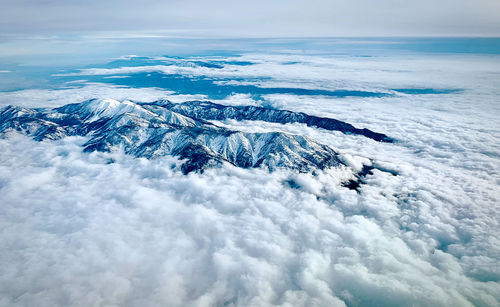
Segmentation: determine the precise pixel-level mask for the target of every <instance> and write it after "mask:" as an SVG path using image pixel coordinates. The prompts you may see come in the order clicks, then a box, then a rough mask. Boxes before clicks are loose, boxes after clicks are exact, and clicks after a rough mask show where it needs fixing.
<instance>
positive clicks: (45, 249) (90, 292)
mask: <svg viewBox="0 0 500 307" xmlns="http://www.w3.org/2000/svg"><path fill="white" fill-rule="evenodd" d="M81 143H82V140H81V139H77V138H68V139H65V140H62V141H59V142H56V143H48V142H41V143H37V142H34V141H31V140H28V139H27V138H25V137H19V136H11V137H10V138H8V139H2V140H0V148H1V150H2V153H3V154H2V156H1V157H0V174H1V176H0V178H2V181H1V183H0V202H1V203H2V211H1V215H0V225H1V229H3V231H2V235H1V236H0V243H1V245H2V246H3V247H4V248H3V250H2V252H1V253H0V262H1V263H3V265H2V266H1V267H0V285H1V286H0V289H1V290H0V302H1V303H2V305H13V306H16V305H19V306H25V305H53V306H67V305H73V306H89V305H121V306H137V305H148V306H164V305H169V306H211V305H223V304H226V303H227V304H229V305H231V304H235V305H239V306H249V305H250V306H266V305H284V306H285V305H288V306H312V305H317V306H337V305H338V306H342V305H344V304H349V305H366V304H385V305H387V304H389V305H414V304H419V305H450V304H453V305H457V306H471V305H472V304H476V305H491V306H493V305H495V304H497V303H498V301H499V299H500V286H499V284H498V283H496V282H494V281H490V282H488V280H496V281H498V277H499V276H498V275H499V272H498V271H495V267H496V263H497V262H496V261H497V260H498V259H497V258H496V257H498V252H495V249H496V248H497V247H498V246H497V247H495V246H494V242H498V241H496V240H497V239H498V238H497V237H496V236H497V232H494V231H492V230H493V229H492V228H491V227H492V226H494V223H493V222H494V218H495V217H494V216H491V213H490V214H487V213H488V212H487V211H488V210H492V211H493V208H490V209H487V208H478V207H477V206H473V205H469V206H466V207H462V208H456V207H454V205H456V204H455V203H454V201H455V200H454V199H451V198H449V197H448V199H446V197H447V196H446V195H443V194H441V193H439V192H437V191H435V190H433V191H429V190H424V189H415V188H416V187H412V186H411V185H410V184H411V180H410V179H409V178H411V177H408V176H405V175H404V172H403V176H400V177H393V176H391V175H388V174H386V173H381V172H376V173H375V175H374V176H373V177H371V178H370V180H369V181H370V184H369V185H368V186H366V188H364V190H363V193H362V194H360V195H358V194H356V193H355V192H353V191H350V190H348V189H345V188H340V187H339V185H338V177H339V176H338V174H335V173H324V174H319V175H318V176H316V177H315V176H312V175H307V174H302V175H299V174H295V175H294V174H291V173H286V172H277V173H273V174H272V175H269V174H267V173H265V172H264V171H262V170H240V169H235V168H223V169H217V170H211V171H208V172H206V173H205V174H203V175H200V174H191V175H189V176H184V175H182V174H180V173H179V172H174V171H172V170H171V163H173V162H172V160H171V159H163V160H155V161H148V160H144V159H133V158H131V157H127V156H124V155H122V154H119V153H115V154H102V153H93V154H84V153H82V152H81V147H80V146H79V144H81ZM19 152H23V153H24V154H23V156H22V157H20V156H19ZM111 159H113V160H114V161H115V162H114V163H112V164H109V162H110V160H111ZM427 172H428V171H423V172H421V173H417V176H419V177H424V178H427V179H435V180H442V178H441V179H440V178H435V177H432V174H428V173H427ZM429 175H431V176H430V177H429ZM290 178H292V179H294V180H295V181H296V182H297V183H298V185H300V186H301V188H300V189H292V188H288V187H286V186H285V185H284V184H283V181H284V180H286V179H290ZM434 183H436V181H434ZM395 193H398V194H399V195H395ZM462 193H463V192H462ZM465 193H466V191H465ZM463 196H466V194H463ZM459 201H460V200H459ZM464 205H465V204H464ZM483 210H486V211H483ZM492 219H493V220H492ZM492 223H493V224H492ZM471 239H472V240H471ZM444 244H449V245H448V250H453V251H454V254H460V255H461V257H456V256H454V255H453V254H451V253H446V252H444V251H443V250H441V249H440V248H443V247H444ZM488 244H493V246H488ZM470 268H472V271H471V270H470Z"/></svg>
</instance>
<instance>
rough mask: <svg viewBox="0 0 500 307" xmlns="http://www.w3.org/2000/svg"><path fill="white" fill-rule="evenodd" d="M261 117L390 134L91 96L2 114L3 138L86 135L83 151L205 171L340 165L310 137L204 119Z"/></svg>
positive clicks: (302, 117)
mask: <svg viewBox="0 0 500 307" xmlns="http://www.w3.org/2000/svg"><path fill="white" fill-rule="evenodd" d="M228 118H232V119H237V120H262V121H267V122H273V123H305V124H306V125H308V126H315V127H320V128H324V129H328V130H339V131H342V132H344V133H349V134H360V135H364V136H366V137H369V138H372V139H375V140H377V141H382V142H390V141H392V139H390V138H389V137H387V136H385V135H383V134H379V133H375V132H372V131H370V130H367V129H357V128H354V127H353V126H352V125H350V124H348V123H344V122H341V121H337V120H335V119H329V118H320V117H315V116H310V115H307V114H304V113H297V112H291V111H284V110H277V109H270V108H262V107H254V106H244V107H242V106H239V107H234V106H224V105H220V104H215V103H212V102H206V101H189V102H185V103H179V104H175V103H172V102H170V101H166V100H159V101H155V102H152V103H139V102H132V101H122V102H120V101H116V100H111V99H106V100H99V99H92V100H88V101H85V102H82V103H78V104H68V105H65V106H62V107H59V108H54V109H46V108H37V109H29V108H21V107H14V106H8V107H5V108H3V109H2V110H0V133H2V134H4V133H6V132H8V131H18V132H20V133H23V134H25V135H29V136H32V137H33V138H34V139H35V140H38V141H41V140H55V139H59V138H62V137H65V136H72V135H78V136H86V137H88V138H89V140H88V141H87V142H86V143H85V144H84V150H85V151H96V150H97V151H111V150H113V149H115V148H118V147H121V148H123V149H124V151H125V153H127V154H131V155H134V156H136V157H146V158H155V157H159V156H165V155H173V156H177V157H179V158H180V159H183V160H185V162H184V163H183V165H182V167H181V168H182V171H183V172H184V173H189V172H191V171H196V170H199V171H202V170H203V169H205V168H206V167H210V166H215V165H218V164H220V163H223V162H228V163H231V164H233V165H235V166H238V167H242V168H252V167H261V166H262V167H266V168H268V169H269V170H271V171H272V170H274V169H276V168H281V167H284V168H290V169H295V170H298V171H300V172H309V171H312V170H315V169H325V168H328V167H335V166H339V165H341V164H343V163H342V162H341V161H340V159H339V158H338V154H337V152H335V150H333V149H332V148H330V147H329V146H326V145H323V144H319V143H318V142H316V141H314V140H311V139H309V138H307V137H304V136H300V135H293V134H287V133H282V132H268V133H247V132H240V131H234V130H230V129H227V128H222V127H218V126H216V125H214V124H212V123H210V122H208V121H207V120H224V119H228Z"/></svg>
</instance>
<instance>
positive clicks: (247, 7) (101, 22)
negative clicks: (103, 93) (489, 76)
mask: <svg viewBox="0 0 500 307" xmlns="http://www.w3.org/2000/svg"><path fill="white" fill-rule="evenodd" d="M0 7H1V8H2V9H1V10H0V34H3V35H53V34H64V33H89V32H97V33H101V35H107V33H114V34H115V35H124V33H133V34H134V35H145V34H147V35H177V36H178V35H182V36H184V35H185V36H214V37H225V36H229V37H238V36H241V37H284V36H287V37H298V36H313V37H320V36H322V37H324V36H500V1H498V0H420V1H407V0H405V1H403V0H377V1H374V0H350V1H340V0H307V1H306V0H288V1H286V0H255V1H245V2H244V1H230V0H213V1H203V0H142V1H139V0H108V1H103V0H67V1H57V0H15V1H14V0H0ZM119 33H121V34H119ZM125 35H126V34H125Z"/></svg>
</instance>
